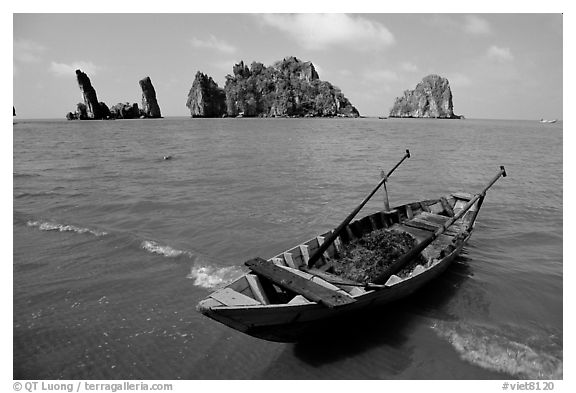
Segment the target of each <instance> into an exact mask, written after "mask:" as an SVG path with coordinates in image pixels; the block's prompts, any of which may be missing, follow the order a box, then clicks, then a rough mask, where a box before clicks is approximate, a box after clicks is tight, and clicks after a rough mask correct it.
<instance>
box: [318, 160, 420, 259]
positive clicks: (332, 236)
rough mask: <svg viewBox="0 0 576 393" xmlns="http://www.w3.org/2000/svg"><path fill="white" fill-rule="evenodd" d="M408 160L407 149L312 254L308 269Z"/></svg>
mask: <svg viewBox="0 0 576 393" xmlns="http://www.w3.org/2000/svg"><path fill="white" fill-rule="evenodd" d="M407 158H410V151H409V150H408V149H406V154H404V157H402V159H401V160H400V161H399V162H398V164H396V166H394V168H392V169H391V170H390V172H388V174H387V175H386V176H385V177H383V178H382V180H380V182H379V183H378V185H377V186H376V187H375V188H374V189H373V190H372V192H371V193H370V194H368V196H367V197H366V198H364V200H363V201H362V202H361V203H360V204H359V205H358V207H356V209H354V211H353V212H352V213H350V214H349V215H348V217H346V219H345V220H344V221H342V223H341V224H340V225H338V227H337V228H336V229H335V230H334V231H333V232H332V233H331V234H330V235H329V236H328V238H327V239H326V240H325V241H324V243H322V244H321V245H320V247H319V248H318V249H317V250H316V252H315V253H314V254H312V256H311V257H310V259H309V260H308V267H312V266H314V264H315V263H316V261H318V259H320V256H322V254H324V251H326V250H327V249H328V247H330V245H331V244H332V243H334V240H336V238H337V237H338V235H340V232H342V230H343V229H344V228H345V227H346V225H348V224H349V223H350V221H352V219H353V218H354V217H356V214H358V212H359V211H360V210H361V209H362V208H363V207H364V205H365V204H366V203H367V202H368V201H369V200H370V198H372V196H373V195H374V194H375V193H376V191H378V189H379V188H380V186H382V184H384V182H386V180H388V177H390V175H391V174H392V172H394V171H395V170H396V168H398V167H399V166H400V164H402V162H403V161H404V160H405V159H407Z"/></svg>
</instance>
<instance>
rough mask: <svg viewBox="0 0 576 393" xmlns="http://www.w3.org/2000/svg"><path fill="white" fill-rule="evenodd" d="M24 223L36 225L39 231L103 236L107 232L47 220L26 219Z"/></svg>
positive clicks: (31, 225)
mask: <svg viewBox="0 0 576 393" xmlns="http://www.w3.org/2000/svg"><path fill="white" fill-rule="evenodd" d="M26 225H28V226H30V227H37V228H38V229H39V230H41V231H58V232H75V233H89V234H91V235H94V236H104V235H107V234H108V233H107V232H102V231H97V230H94V229H90V228H81V227H77V226H75V225H67V224H58V223H53V222H48V221H28V222H27V223H26Z"/></svg>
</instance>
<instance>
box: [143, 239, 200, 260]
mask: <svg viewBox="0 0 576 393" xmlns="http://www.w3.org/2000/svg"><path fill="white" fill-rule="evenodd" d="M141 247H142V248H143V249H144V250H146V251H148V252H151V253H153V254H159V255H164V256H165V257H168V258H175V257H179V256H180V255H184V254H187V255H191V254H190V253H189V252H187V251H181V250H177V249H175V248H172V247H170V246H166V245H162V244H158V243H156V242H155V241H153V240H144V241H143V242H142V243H141Z"/></svg>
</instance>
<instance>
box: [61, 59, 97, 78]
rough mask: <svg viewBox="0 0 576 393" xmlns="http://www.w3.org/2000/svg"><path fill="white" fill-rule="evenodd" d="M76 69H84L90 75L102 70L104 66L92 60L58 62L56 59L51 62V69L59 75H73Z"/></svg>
mask: <svg viewBox="0 0 576 393" xmlns="http://www.w3.org/2000/svg"><path fill="white" fill-rule="evenodd" d="M76 70H82V72H85V73H86V74H88V76H92V75H95V74H97V73H98V72H99V71H100V70H102V67H100V66H97V65H96V64H94V63H92V62H91V61H75V62H73V63H70V64H65V63H57V62H55V61H53V62H51V63H50V71H51V72H52V73H54V74H56V75H57V76H73V75H75V73H76Z"/></svg>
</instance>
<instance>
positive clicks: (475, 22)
mask: <svg viewBox="0 0 576 393" xmlns="http://www.w3.org/2000/svg"><path fill="white" fill-rule="evenodd" d="M464 31H465V32H467V33H470V34H473V35H490V34H492V28H491V27H490V24H489V23H488V21H487V20H486V19H483V18H480V17H479V16H476V15H467V16H466V17H465V18H464Z"/></svg>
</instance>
